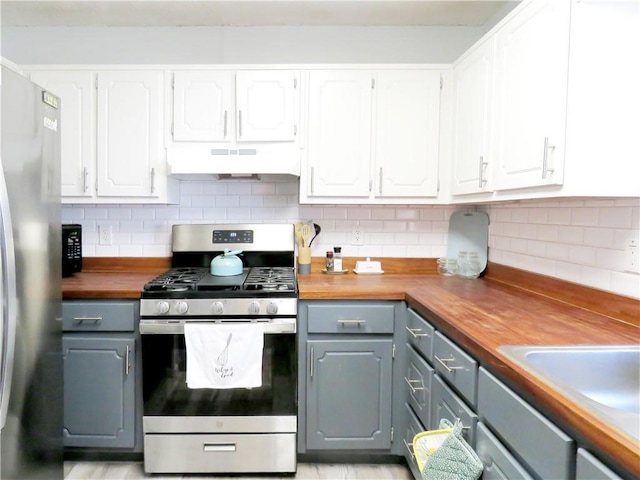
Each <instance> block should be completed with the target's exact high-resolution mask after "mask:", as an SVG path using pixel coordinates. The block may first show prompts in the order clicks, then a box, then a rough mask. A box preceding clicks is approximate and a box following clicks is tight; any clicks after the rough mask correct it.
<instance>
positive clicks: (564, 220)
mask: <svg viewBox="0 0 640 480" xmlns="http://www.w3.org/2000/svg"><path fill="white" fill-rule="evenodd" d="M547 222H548V223H549V224H552V225H570V224H571V209H570V208H563V207H556V208H549V215H548V218H547Z"/></svg>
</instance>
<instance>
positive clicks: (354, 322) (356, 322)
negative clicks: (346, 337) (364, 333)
mask: <svg viewBox="0 0 640 480" xmlns="http://www.w3.org/2000/svg"><path fill="white" fill-rule="evenodd" d="M337 323H338V325H340V326H341V327H346V326H349V325H355V326H356V327H358V328H360V325H363V324H365V323H367V321H366V320H338V321H337Z"/></svg>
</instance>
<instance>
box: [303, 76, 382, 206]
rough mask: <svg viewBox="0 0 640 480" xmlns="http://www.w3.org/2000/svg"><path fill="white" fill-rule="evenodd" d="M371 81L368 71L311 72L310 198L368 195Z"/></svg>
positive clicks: (307, 180)
mask: <svg viewBox="0 0 640 480" xmlns="http://www.w3.org/2000/svg"><path fill="white" fill-rule="evenodd" d="M372 82H373V77H372V74H371V72H368V71H357V70H356V71H353V70H345V71H340V70H329V71H312V72H310V73H309V116H308V118H309V120H308V124H307V129H308V132H309V134H308V141H307V155H308V156H307V164H308V167H307V170H306V173H307V174H308V176H307V175H304V174H303V175H301V176H302V179H301V182H300V185H301V188H304V194H306V195H307V196H312V197H313V196H320V197H331V196H335V197H361V198H367V197H368V196H369V176H370V164H371V99H372V91H373V90H372ZM303 182H304V183H303ZM303 185H304V186H303Z"/></svg>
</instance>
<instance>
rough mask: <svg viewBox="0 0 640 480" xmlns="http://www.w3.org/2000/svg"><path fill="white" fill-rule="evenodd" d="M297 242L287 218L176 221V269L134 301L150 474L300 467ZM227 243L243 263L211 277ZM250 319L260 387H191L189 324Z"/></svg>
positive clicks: (285, 470) (233, 323) (247, 321)
mask: <svg viewBox="0 0 640 480" xmlns="http://www.w3.org/2000/svg"><path fill="white" fill-rule="evenodd" d="M294 245H295V238H294V231H293V225H287V224H251V225H235V224H233V225H175V226H174V227H173V231H172V268H171V269H170V270H169V271H167V272H165V273H164V274H162V275H160V276H158V277H157V278H155V279H154V280H152V281H151V282H149V283H148V284H147V285H145V287H144V290H143V292H142V295H141V301H140V317H141V318H140V333H141V336H142V356H143V359H142V368H143V397H144V414H143V430H144V465H145V471H146V472H149V473H190V472H196V473H226V472H236V473H241V472H283V473H288V472H295V471H296V462H297V460H296V431H297V417H296V413H297V386H296V382H297V353H296V340H295V336H296V335H295V334H296V315H297V303H298V302H297V296H298V287H297V280H296V275H295V268H294ZM226 250H232V251H238V250H241V251H242V252H241V253H240V254H238V255H237V256H238V257H239V258H240V259H241V260H242V266H241V268H239V270H238V273H237V274H230V273H236V272H229V271H226V272H223V273H224V275H212V274H211V272H212V270H211V268H210V265H211V261H212V260H214V259H216V258H220V257H219V256H220V255H221V254H222V253H223V252H224V251H226ZM234 260H235V259H234ZM247 324H253V325H254V327H253V328H255V325H256V324H257V325H260V326H261V331H263V332H264V334H263V347H262V363H261V369H262V379H261V382H260V384H261V385H260V386H259V387H254V388H242V387H238V388H233V387H232V388H216V387H215V386H214V387H211V388H206V387H205V388H192V387H190V386H189V384H188V383H187V370H188V369H187V365H188V364H189V361H190V360H189V359H190V358H192V361H193V364H195V358H194V357H190V356H188V355H187V353H188V350H189V349H188V345H189V344H188V343H187V342H185V337H186V335H185V330H186V329H192V326H194V325H198V326H202V325H207V326H213V327H205V328H210V329H212V330H213V332H214V335H215V331H216V330H215V329H216V328H220V327H219V326H223V328H225V327H226V328H237V326H238V325H247ZM230 326H231V327H230ZM225 338H227V342H226V345H227V347H228V346H229V343H230V340H231V335H229V336H228V337H225ZM234 338H238V337H237V336H236V337H234ZM212 340H220V339H215V338H214V339H212ZM223 343H224V342H223ZM224 350H226V348H225V349H224ZM206 354H207V352H206V351H205V352H204V355H205V357H206ZM216 354H217V352H216ZM220 354H221V355H225V357H224V358H225V359H226V354H227V353H226V352H221V353H220ZM189 355H193V353H189ZM201 355H202V353H201ZM214 358H215V357H214ZM219 358H220V357H218V360H219ZM201 360H202V359H198V361H199V362H201V363H202V361H201ZM193 364H192V365H193ZM205 364H206V362H205ZM206 365H208V364H206Z"/></svg>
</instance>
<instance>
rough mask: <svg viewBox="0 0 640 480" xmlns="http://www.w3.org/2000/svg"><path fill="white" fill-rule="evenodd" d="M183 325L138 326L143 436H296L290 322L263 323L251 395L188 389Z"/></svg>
mask: <svg viewBox="0 0 640 480" xmlns="http://www.w3.org/2000/svg"><path fill="white" fill-rule="evenodd" d="M186 321H204V322H206V320H186ZM217 321H218V322H219V320H217ZM239 321H240V320H237V319H234V323H237V322H239ZM247 321H251V320H247ZM253 321H255V320H253ZM262 321H263V320H261V322H262ZM184 322H185V320H169V319H163V320H145V319H143V320H141V321H140V333H141V334H142V369H143V398H144V416H143V429H144V433H145V434H149V433H151V434H156V433H181V434H183V433H283V432H289V433H295V432H296V430H297V428H296V427H297V419H296V414H297V352H296V336H295V318H287V319H270V320H265V321H264V330H265V336H264V349H263V357H262V386H261V387H257V388H252V389H246V388H235V389H208V388H200V389H191V388H189V387H187V383H186V363H187V358H186V348H185V340H184ZM211 322H213V320H211Z"/></svg>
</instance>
